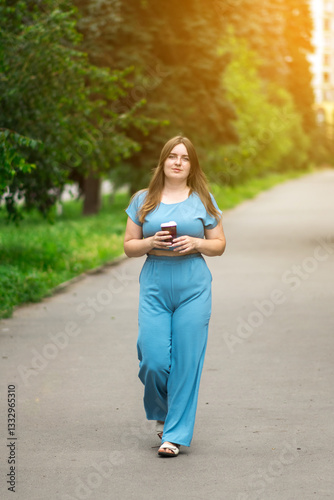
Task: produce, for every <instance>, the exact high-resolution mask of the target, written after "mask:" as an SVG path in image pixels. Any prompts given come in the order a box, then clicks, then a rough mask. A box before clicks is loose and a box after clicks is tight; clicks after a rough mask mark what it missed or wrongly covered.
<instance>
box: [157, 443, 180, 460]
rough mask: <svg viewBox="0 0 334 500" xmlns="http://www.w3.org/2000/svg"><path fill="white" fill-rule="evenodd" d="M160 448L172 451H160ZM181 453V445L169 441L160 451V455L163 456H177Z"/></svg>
mask: <svg viewBox="0 0 334 500" xmlns="http://www.w3.org/2000/svg"><path fill="white" fill-rule="evenodd" d="M160 450H170V451H171V452H172V453H169V451H160ZM179 453H180V445H179V444H172V443H168V442H166V443H163V444H162V445H161V446H160V448H159V451H158V455H160V456H161V457H177V456H178V454H179Z"/></svg>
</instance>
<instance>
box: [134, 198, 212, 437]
mask: <svg viewBox="0 0 334 500" xmlns="http://www.w3.org/2000/svg"><path fill="white" fill-rule="evenodd" d="M146 193H147V191H140V192H138V193H137V194H136V195H135V197H134V198H133V200H132V202H131V203H130V205H129V207H128V208H127V209H126V213H127V214H128V216H129V217H130V218H131V219H132V220H133V222H135V223H136V224H138V225H140V226H142V229H143V236H144V238H146V237H149V236H153V234H155V233H156V232H157V231H160V230H161V228H160V225H161V223H163V222H169V221H170V220H174V221H175V222H176V223H177V236H183V235H188V236H194V237H197V238H204V228H207V229H212V228H214V227H215V226H216V225H217V220H216V219H215V218H214V217H213V216H211V215H210V214H208V213H207V211H206V209H205V207H204V205H203V203H202V201H201V199H200V198H199V196H198V195H197V194H196V193H192V194H191V195H190V196H189V197H188V198H187V199H186V200H185V201H183V202H180V203H172V204H165V203H160V204H159V205H158V207H157V208H156V209H155V210H153V211H152V212H150V213H149V214H147V216H146V219H145V221H144V223H143V224H142V223H140V222H139V219H138V210H139V208H140V206H141V205H142V203H143V201H144V200H145V196H146ZM212 200H213V203H214V205H215V206H216V208H217V209H218V206H217V203H216V201H215V200H214V198H213V197H212ZM218 210H219V209H218ZM219 212H220V213H221V211H220V210H219ZM171 251H172V250H171ZM211 281H212V276H211V273H210V270H209V269H208V267H207V265H206V262H205V260H204V258H203V257H202V255H201V254H200V253H197V254H190V255H183V256H176V257H168V256H156V255H148V256H147V259H146V261H145V263H144V266H143V268H142V270H141V273H140V277H139V282H140V296H139V312H138V323H139V333H138V341H137V350H138V358H139V378H140V380H141V381H142V382H143V384H144V386H145V389H144V407H145V411H146V416H147V418H148V420H162V421H164V422H165V425H164V432H163V436H162V442H165V441H169V442H172V443H177V444H180V445H184V446H190V442H191V439H192V436H193V430H194V424H195V415H196V407H197V399H198V390H199V384H200V378H201V373H202V368H203V362H204V355H205V350H206V344H207V336H208V326H209V320H210V315H211Z"/></svg>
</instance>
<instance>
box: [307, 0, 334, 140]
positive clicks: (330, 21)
mask: <svg viewBox="0 0 334 500" xmlns="http://www.w3.org/2000/svg"><path fill="white" fill-rule="evenodd" d="M310 9H311V14H312V17H313V24H314V31H313V40H312V41H313V45H314V49H315V50H314V53H313V54H312V55H310V62H311V71H312V73H313V89H314V94H315V110H316V116H317V121H318V124H319V125H322V126H324V127H325V130H326V135H327V137H328V138H329V139H334V0H310Z"/></svg>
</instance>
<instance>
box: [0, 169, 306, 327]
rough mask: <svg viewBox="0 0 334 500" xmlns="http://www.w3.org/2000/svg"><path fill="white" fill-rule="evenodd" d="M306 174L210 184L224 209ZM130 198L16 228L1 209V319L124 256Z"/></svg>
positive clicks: (29, 219)
mask: <svg viewBox="0 0 334 500" xmlns="http://www.w3.org/2000/svg"><path fill="white" fill-rule="evenodd" d="M302 174H305V172H303V173H300V172H289V173H287V174H272V175H269V176H267V177H264V178H260V179H252V180H250V181H248V182H247V183H245V184H242V185H239V186H236V187H233V188H232V187H222V186H217V185H212V186H211V189H212V192H213V194H214V196H215V197H216V200H217V202H218V205H219V207H220V208H221V209H222V210H223V211H224V210H226V209H230V208H233V207H234V206H236V205H238V204H239V203H241V202H242V201H244V200H246V199H249V198H253V197H254V196H256V195H257V194H258V193H259V192H261V191H263V190H265V189H268V188H270V187H272V186H274V185H276V184H278V183H280V182H283V181H285V180H288V179H291V178H295V177H297V176H300V175H302ZM128 201H129V196H128V195H127V194H125V193H117V194H116V196H115V198H114V202H113V204H110V202H109V198H108V197H106V198H104V200H103V207H102V210H101V212H100V213H99V214H98V215H95V216H90V217H82V216H81V207H82V203H81V202H80V201H70V202H67V203H64V205H63V214H62V215H61V216H58V217H57V219H56V222H55V223H54V224H49V223H47V222H46V221H44V220H43V219H42V218H41V217H40V216H39V215H38V214H37V213H32V214H28V215H26V218H25V220H24V221H23V222H21V223H20V225H19V226H18V227H16V226H14V225H8V224H7V223H6V221H5V216H4V214H3V213H1V212H0V318H6V317H10V316H11V314H12V311H13V308H14V307H15V306H17V305H20V304H23V303H26V302H38V301H40V300H41V299H42V298H43V297H46V296H49V295H51V294H52V290H53V289H54V288H55V287H56V286H57V285H59V284H60V283H63V282H64V281H67V280H69V279H71V278H73V277H75V276H77V275H79V274H81V273H83V272H85V271H87V270H89V269H93V268H94V267H97V266H99V265H102V264H105V263H107V262H109V261H111V260H113V259H114V258H115V257H118V256H120V255H121V254H122V253H123V235H124V229H125V224H126V218H127V216H126V214H125V212H124V209H125V208H126V207H127V205H128Z"/></svg>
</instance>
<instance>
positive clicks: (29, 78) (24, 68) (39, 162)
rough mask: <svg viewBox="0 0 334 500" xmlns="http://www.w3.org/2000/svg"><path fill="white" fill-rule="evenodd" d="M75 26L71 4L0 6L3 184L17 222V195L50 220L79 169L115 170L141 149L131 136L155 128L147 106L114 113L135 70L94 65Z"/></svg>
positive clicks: (2, 3) (52, 1)
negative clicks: (133, 131) (145, 115)
mask: <svg viewBox="0 0 334 500" xmlns="http://www.w3.org/2000/svg"><path fill="white" fill-rule="evenodd" d="M75 25H76V17H75V11H74V9H73V7H72V6H71V2H70V1H62V2H59V1H58V0H46V1H43V2H33V1H28V2H21V1H12V2H10V5H8V2H6V1H5V0H0V30H1V32H0V35H1V46H2V50H1V52H0V73H1V78H0V116H1V122H0V126H1V130H2V131H3V134H2V136H1V151H2V153H1V154H2V155H3V156H5V160H6V165H5V167H4V169H5V173H6V175H4V176H1V185H2V186H3V185H4V184H7V186H8V189H9V192H8V193H7V194H6V197H5V202H6V205H7V209H8V210H9V212H10V214H11V216H12V217H13V218H15V217H17V215H18V211H17V209H16V197H17V196H19V197H24V199H25V203H26V207H27V208H28V209H31V208H33V207H37V208H38V209H39V210H40V211H41V213H43V214H44V215H48V214H50V209H51V207H52V206H53V205H54V204H55V202H56V200H57V198H58V196H59V194H60V192H61V190H62V188H63V186H64V184H65V182H66V181H67V179H68V177H69V176H71V173H72V172H73V170H77V171H80V173H81V174H85V173H86V172H87V171H88V170H95V171H97V172H98V173H99V174H101V172H106V171H108V170H110V169H111V168H112V167H113V166H114V165H115V164H117V163H118V162H119V161H120V160H121V159H123V158H124V157H128V156H130V155H131V153H132V152H133V151H135V150H138V149H139V147H140V146H139V144H138V143H137V142H135V141H134V140H132V139H131V138H130V137H129V136H128V135H127V129H128V128H129V127H130V126H131V127H133V128H134V129H140V130H141V132H142V133H144V134H145V133H147V131H148V129H149V127H150V126H151V125H152V123H154V121H153V120H151V119H144V118H143V117H140V116H139V115H138V112H137V111H138V108H140V107H141V106H142V105H143V102H142V101H140V102H137V103H135V104H134V105H133V106H130V107H129V108H128V109H127V110H126V112H123V113H121V114H120V113H118V112H117V111H115V110H114V109H113V107H112V104H113V103H114V102H115V101H116V100H117V99H119V98H120V97H121V96H126V94H127V92H128V89H129V86H130V83H129V82H128V75H129V72H130V70H129V68H124V69H123V70H122V71H118V70H116V69H115V70H114V71H110V70H109V69H106V68H98V67H95V66H93V65H92V64H90V63H89V61H88V59H87V56H86V54H85V53H83V52H82V51H80V50H79V48H80V45H79V44H80V42H81V39H82V37H81V35H80V34H79V33H78V32H77V31H76V27H75ZM6 129H7V130H11V131H13V134H10V135H4V134H5V132H4V131H5V130H6ZM20 137H21V138H20ZM37 142H39V144H40V145H41V147H39V148H36V147H34V146H35V145H36V143H37ZM29 166H35V168H33V169H32V168H30V169H29V168H28V167H29ZM1 174H4V172H3V171H1ZM0 196H1V193H0Z"/></svg>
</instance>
